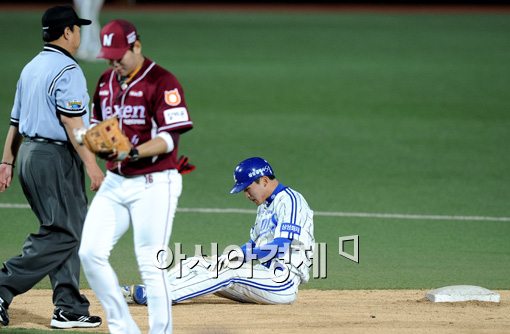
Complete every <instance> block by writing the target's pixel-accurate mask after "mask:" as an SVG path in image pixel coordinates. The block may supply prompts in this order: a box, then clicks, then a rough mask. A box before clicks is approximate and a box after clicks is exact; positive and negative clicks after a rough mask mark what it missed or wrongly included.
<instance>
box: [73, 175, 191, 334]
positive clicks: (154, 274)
mask: <svg viewBox="0 0 510 334" xmlns="http://www.w3.org/2000/svg"><path fill="white" fill-rule="evenodd" d="M181 191H182V176H181V174H179V173H178V172H177V171H176V170H168V171H163V172H158V173H152V174H147V175H142V176H137V177H130V178H127V177H122V176H119V175H116V174H114V173H111V172H107V175H106V178H105V180H104V182H103V184H102V185H101V188H100V189H99V191H98V192H97V194H96V196H95V197H94V199H93V201H92V204H91V206H90V208H89V211H88V213H87V218H86V220H85V226H84V229H83V236H82V242H81V246H80V251H79V255H80V259H81V261H82V265H83V269H84V272H85V275H86V277H87V280H88V282H89V284H90V286H91V288H92V289H93V290H94V292H95V294H96V296H97V298H98V299H99V301H100V302H101V304H102V306H103V308H104V310H105V313H106V317H107V320H108V328H109V330H110V333H114V334H117V333H119V334H132V333H133V334H138V333H140V330H139V328H138V326H137V325H136V323H135V322H134V320H133V318H132V317H131V315H130V313H129V310H128V307H127V304H126V302H125V301H124V297H123V296H122V292H121V290H120V287H119V282H118V279H117V275H116V274H115V272H114V271H113V268H112V267H111V265H110V263H109V261H108V258H109V257H110V252H111V250H112V249H113V247H114V246H115V244H116V243H117V241H118V240H119V238H120V237H121V236H122V235H123V234H124V233H125V232H126V231H127V230H128V228H129V224H130V223H131V224H132V226H133V237H134V248H135V255H136V259H137V262H138V267H139V270H140V275H141V277H142V280H143V283H144V284H145V286H146V288H147V303H148V312H149V326H150V331H149V333H151V334H156V333H157V334H160V333H172V314H171V305H172V301H171V295H170V282H169V279H168V276H167V271H165V270H161V269H158V268H157V266H156V265H155V262H154V259H155V258H156V256H157V250H159V249H162V247H166V246H167V245H168V242H169V239H170V234H171V231H172V222H173V218H174V215H175V211H176V208H177V201H178V198H179V196H180V194H181Z"/></svg>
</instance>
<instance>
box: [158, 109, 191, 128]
mask: <svg viewBox="0 0 510 334" xmlns="http://www.w3.org/2000/svg"><path fill="white" fill-rule="evenodd" d="M163 115H164V116H165V123H166V124H173V123H179V122H187V121H189V117H188V111H187V110H186V108H184V107H181V108H172V109H167V110H165V111H164V112H163Z"/></svg>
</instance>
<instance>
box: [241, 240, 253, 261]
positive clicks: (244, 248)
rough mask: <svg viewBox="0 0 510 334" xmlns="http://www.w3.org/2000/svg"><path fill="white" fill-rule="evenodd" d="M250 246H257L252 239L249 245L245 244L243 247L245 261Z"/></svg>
mask: <svg viewBox="0 0 510 334" xmlns="http://www.w3.org/2000/svg"><path fill="white" fill-rule="evenodd" d="M248 245H250V246H251V248H253V246H255V243H254V242H253V240H251V239H250V241H248V242H247V243H245V244H244V245H242V246H241V250H242V251H243V254H244V258H245V259H246V248H247V247H248Z"/></svg>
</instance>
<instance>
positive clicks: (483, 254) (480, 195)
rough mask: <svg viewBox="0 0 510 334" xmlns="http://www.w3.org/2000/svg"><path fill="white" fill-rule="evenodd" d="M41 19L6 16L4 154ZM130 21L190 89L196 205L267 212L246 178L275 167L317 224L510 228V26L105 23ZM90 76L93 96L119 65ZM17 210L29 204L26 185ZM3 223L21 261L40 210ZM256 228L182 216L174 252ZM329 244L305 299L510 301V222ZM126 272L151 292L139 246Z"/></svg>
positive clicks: (1, 21)
mask: <svg viewBox="0 0 510 334" xmlns="http://www.w3.org/2000/svg"><path fill="white" fill-rule="evenodd" d="M39 15H40V14H39V13H21V12H20V13H13V12H2V13H0V30H1V31H6V32H12V33H5V34H2V35H1V36H0V42H2V45H6V46H9V47H6V48H5V50H4V51H3V58H4V64H7V65H6V66H4V67H2V71H1V72H2V77H3V83H2V90H0V120H2V121H3V124H4V126H3V127H2V128H1V129H0V138H2V139H3V138H4V137H5V130H6V127H7V123H8V119H9V112H10V108H11V103H12V99H13V95H14V88H15V85H16V81H17V78H18V75H19V72H20V71H21V69H22V67H23V65H24V64H25V63H26V62H27V61H29V60H30V59H31V57H33V55H34V54H35V53H36V52H37V51H38V50H39V46H40V45H41V43H40V40H39ZM117 17H123V18H127V19H129V20H132V21H133V22H134V23H135V24H136V25H137V26H138V27H139V33H140V35H141V37H142V42H143V48H144V51H145V54H146V55H147V56H149V57H150V58H152V59H154V60H156V61H157V62H158V63H159V64H161V65H163V66H164V67H166V68H168V69H170V70H171V71H172V72H173V73H175V74H176V75H177V77H178V78H179V79H180V80H181V82H182V84H183V86H184V88H185V92H186V98H187V102H188V106H189V109H190V112H191V116H192V118H193V120H194V122H195V129H194V130H193V131H192V132H190V133H189V134H186V135H185V136H183V138H182V142H181V150H180V153H182V154H186V155H188V156H190V158H191V161H192V163H194V164H196V165H197V170H196V171H195V172H194V173H192V174H190V175H186V176H185V177H184V192H183V195H182V197H181V200H180V204H179V205H180V207H189V208H199V207H210V208H228V207H235V208H253V206H252V204H251V203H248V202H247V201H246V200H245V199H243V198H242V196H231V195H229V194H228V190H229V187H230V186H231V183H232V177H231V175H232V170H233V167H234V166H235V164H236V163H237V162H238V161H240V160H242V159H244V158H246V157H248V156H253V155H260V156H264V157H266V158H267V159H268V160H269V161H270V162H271V163H272V165H273V167H274V169H275V170H276V172H277V176H278V177H279V179H280V180H281V181H282V182H283V183H284V184H288V185H291V186H293V187H294V188H295V189H297V190H299V191H300V192H302V193H303V194H304V195H305V197H306V198H307V199H308V201H309V203H310V205H311V207H312V208H313V209H314V210H316V211H346V212H380V213H409V214H437V215H460V216H501V217H509V216H510V206H509V205H508V198H510V188H509V187H508V184H510V174H509V173H508V166H509V165H510V158H509V155H508V143H509V142H510V132H509V131H508V128H509V126H510V114H509V112H508V111H509V110H510V103H509V102H508V101H509V100H508V97H507V92H508V86H509V84H510V81H509V79H508V78H510V66H507V65H506V64H507V63H508V59H509V56H510V44H509V43H508V32H509V31H510V20H509V16H508V15H498V14H462V15H455V14H448V15H446V14H436V15H433V14H413V15H410V14H409V15H393V14H390V13H387V14H368V13H367V14H353V13H322V14H321V13H313V14H299V13H294V14H285V13H279V14H276V13H256V14H255V13H237V12H230V13H216V12H208V13H205V12H204V13H201V12H180V13H170V12H168V13H167V12H160V13H151V14H146V13H134V12H115V13H113V12H105V13H104V14H103V16H102V22H103V23H105V22H106V21H107V20H108V19H112V18H117ZM15 26H16V27H19V26H22V27H24V33H15V31H13V29H14V28H12V27H15ZM82 67H83V69H84V71H85V74H86V76H87V79H88V83H89V90H90V93H92V92H93V89H94V86H95V81H96V79H97V77H98V76H99V74H100V73H101V71H102V70H103V69H104V68H105V64H102V63H92V64H90V63H88V64H83V65H82ZM0 196H1V198H0V202H1V203H24V202H25V200H24V198H23V195H22V193H21V190H20V188H19V186H18V184H17V181H16V182H15V184H14V186H13V188H12V189H9V191H8V192H6V193H4V194H1V195H0ZM253 209H254V208H253ZM0 210H1V213H0V217H1V218H0V224H1V225H2V232H1V234H0V242H1V243H2V248H1V249H0V258H1V259H2V260H6V259H7V258H8V257H10V256H12V255H15V254H17V253H18V252H19V250H20V249H21V245H22V243H23V240H24V237H25V236H26V235H27V234H28V233H30V232H31V231H33V230H34V229H35V226H36V225H35V218H34V217H33V215H32V214H31V212H30V211H29V210H26V209H25V210H22V209H0ZM253 219H254V215H253V216H250V215H242V214H197V213H182V212H181V213H178V214H177V216H176V219H175V223H174V232H173V237H172V245H173V243H174V242H181V243H183V244H184V245H185V246H186V247H188V249H189V250H188V252H190V251H191V249H192V248H191V247H192V246H193V245H194V244H202V245H204V246H207V245H209V242H211V241H216V242H218V243H220V245H226V244H229V243H236V244H239V243H241V242H244V241H245V240H247V238H248V233H249V227H250V225H251V224H252V222H253ZM315 233H316V240H317V242H327V243H328V277H327V279H321V280H312V281H311V282H310V283H309V284H308V285H305V286H303V288H320V289H375V288H381V289H390V288H391V289H393V288H433V287H438V286H444V285H451V284H474V285H482V286H485V287H488V288H493V289H509V288H510V280H509V279H508V277H510V268H509V267H508V265H507V264H508V263H509V260H510V246H509V244H510V243H508V241H507V239H508V237H507V236H508V235H510V223H509V222H486V221H485V222H482V221H448V220H443V221H441V220H439V221H438V220H410V219H409V220H405V219H404V220H399V219H375V218H370V219H368V218H346V217H324V216H317V217H316V218H315ZM345 235H359V238H360V263H359V264H356V263H354V262H352V261H349V260H347V259H345V258H343V257H341V256H340V255H338V237H339V236H345ZM112 263H113V265H114V266H115V267H116V269H117V272H118V275H119V278H120V280H121V281H123V282H126V283H134V282H137V281H139V275H138V273H137V269H136V264H135V260H134V257H133V250H132V238H131V234H130V233H128V234H127V235H126V236H125V237H124V238H123V239H122V240H121V241H120V242H119V244H118V246H117V247H116V249H115V250H114V253H113V255H112ZM83 286H87V284H86V282H84V284H83ZM38 287H49V283H48V282H47V281H45V282H42V283H41V284H40V285H39V286H38Z"/></svg>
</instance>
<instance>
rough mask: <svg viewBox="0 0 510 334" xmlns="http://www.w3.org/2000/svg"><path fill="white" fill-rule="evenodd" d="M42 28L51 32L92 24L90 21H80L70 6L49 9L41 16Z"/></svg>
mask: <svg viewBox="0 0 510 334" xmlns="http://www.w3.org/2000/svg"><path fill="white" fill-rule="evenodd" d="M41 21H42V28H43V31H45V30H52V29H55V28H60V27H67V26H73V25H77V26H86V25H89V24H91V23H92V21H90V20H86V19H80V18H79V17H78V14H76V12H75V11H74V9H73V7H71V6H55V7H51V8H49V9H48V10H46V12H44V14H43V16H42V20H41Z"/></svg>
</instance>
